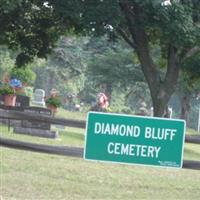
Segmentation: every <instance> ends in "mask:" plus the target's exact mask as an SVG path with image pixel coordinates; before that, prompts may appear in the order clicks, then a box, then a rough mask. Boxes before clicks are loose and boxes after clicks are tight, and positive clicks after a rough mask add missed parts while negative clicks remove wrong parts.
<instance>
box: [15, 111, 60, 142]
mask: <svg viewBox="0 0 200 200" xmlns="http://www.w3.org/2000/svg"><path fill="white" fill-rule="evenodd" d="M24 112H26V113H32V114H39V115H41V116H51V115H52V113H51V110H50V109H47V108H40V107H27V108H24ZM50 129H51V124H50V123H46V122H40V121H38V122H37V121H31V120H23V121H22V122H21V125H20V126H17V127H14V132H15V133H19V134H26V135H32V136H40V137H47V138H57V137H58V132H57V131H51V130H50Z"/></svg>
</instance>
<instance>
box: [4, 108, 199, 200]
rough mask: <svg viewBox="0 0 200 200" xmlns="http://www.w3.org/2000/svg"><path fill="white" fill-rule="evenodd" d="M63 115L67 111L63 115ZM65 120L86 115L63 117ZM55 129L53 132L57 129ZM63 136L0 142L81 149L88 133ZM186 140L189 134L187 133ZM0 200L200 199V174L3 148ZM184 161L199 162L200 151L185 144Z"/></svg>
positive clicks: (63, 132)
mask: <svg viewBox="0 0 200 200" xmlns="http://www.w3.org/2000/svg"><path fill="white" fill-rule="evenodd" d="M62 112H63V111H62ZM63 114H64V115H65V117H66V118H70V117H71V118H75V119H83V120H84V119H85V117H86V114H82V113H75V112H74V113H70V112H67V113H66V112H63V113H61V115H62V117H63ZM53 128H54V129H55V127H53ZM57 130H59V133H60V137H59V139H56V140H53V139H46V138H38V137H31V136H25V135H18V134H14V133H13V132H12V131H11V132H10V133H8V131H7V127H5V126H0V135H1V136H2V137H7V138H13V139H17V140H21V141H29V142H34V143H42V144H52V145H67V146H78V147H83V145H84V130H83V129H76V128H68V127H67V128H66V129H65V130H62V129H57ZM188 134H196V132H194V133H191V130H189V132H188ZM0 155H1V160H0V165H1V168H0V172H1V176H0V184H1V187H0V199H1V200H4V199H9V200H10V199H20V200H21V199H23V200H24V199H30V200H32V199H34V200H35V199H38V200H43V199H45V200H46V199H54V200H57V199H58V200H60V199H199V197H200V171H195V170H186V169H170V168H157V167H144V166H136V165H120V164H110V163H100V162H91V161H84V160H83V159H81V158H72V157H65V156H57V155H50V154H40V153H33V152H28V151H21V150H15V149H9V148H4V147H1V148H0ZM184 159H191V160H200V145H195V144H186V145H185V152H184Z"/></svg>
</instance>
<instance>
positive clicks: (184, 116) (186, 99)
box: [180, 95, 190, 122]
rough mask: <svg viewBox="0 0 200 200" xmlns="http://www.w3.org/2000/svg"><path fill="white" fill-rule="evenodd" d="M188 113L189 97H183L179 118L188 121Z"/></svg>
mask: <svg viewBox="0 0 200 200" xmlns="http://www.w3.org/2000/svg"><path fill="white" fill-rule="evenodd" d="M189 111H190V95H184V96H183V97H182V99H181V114H180V118H181V119H184V120H185V121H186V122H187V121H188V114H189Z"/></svg>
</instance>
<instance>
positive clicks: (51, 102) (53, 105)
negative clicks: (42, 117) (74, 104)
mask: <svg viewBox="0 0 200 200" xmlns="http://www.w3.org/2000/svg"><path fill="white" fill-rule="evenodd" d="M45 103H46V105H47V108H49V109H51V111H52V113H53V116H54V115H55V113H56V112H57V108H58V107H60V106H61V105H62V104H61V101H60V98H59V97H58V91H57V90H56V89H52V90H51V96H50V97H49V98H47V99H46V101H45Z"/></svg>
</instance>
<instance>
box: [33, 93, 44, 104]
mask: <svg viewBox="0 0 200 200" xmlns="http://www.w3.org/2000/svg"><path fill="white" fill-rule="evenodd" d="M44 97H45V91H44V90H42V89H36V90H35V92H34V94H33V101H32V104H33V105H35V106H41V107H45V101H44Z"/></svg>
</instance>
